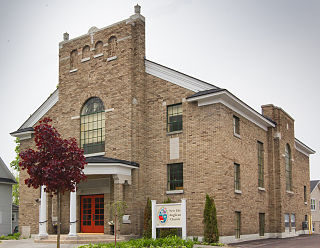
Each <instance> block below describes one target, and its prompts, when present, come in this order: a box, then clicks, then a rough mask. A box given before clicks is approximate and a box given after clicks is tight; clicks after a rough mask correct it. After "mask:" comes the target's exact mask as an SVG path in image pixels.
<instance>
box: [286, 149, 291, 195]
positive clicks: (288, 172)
mask: <svg viewBox="0 0 320 248" xmlns="http://www.w3.org/2000/svg"><path fill="white" fill-rule="evenodd" d="M285 163H286V190H288V191H292V164H291V149H290V146H289V144H287V145H286V150H285Z"/></svg>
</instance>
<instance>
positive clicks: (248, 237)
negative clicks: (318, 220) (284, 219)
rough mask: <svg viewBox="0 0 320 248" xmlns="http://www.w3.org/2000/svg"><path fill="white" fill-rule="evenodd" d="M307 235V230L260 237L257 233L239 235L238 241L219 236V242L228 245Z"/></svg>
mask: <svg viewBox="0 0 320 248" xmlns="http://www.w3.org/2000/svg"><path fill="white" fill-rule="evenodd" d="M303 234H308V230H299V231H294V232H290V233H288V232H283V233H265V234H264V236H260V235H259V233H256V234H245V235H241V236H240V238H239V239H236V238H235V236H220V238H219V242H221V243H225V244H230V243H239V242H244V241H250V240H260V239H270V238H290V237H297V236H299V235H303Z"/></svg>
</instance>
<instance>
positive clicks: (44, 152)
mask: <svg viewBox="0 0 320 248" xmlns="http://www.w3.org/2000/svg"><path fill="white" fill-rule="evenodd" d="M51 121H52V120H51V119H50V118H44V119H43V120H41V121H39V125H37V126H36V127H35V128H34V131H35V133H34V135H35V138H34V140H35V144H36V147H37V150H33V149H27V150H25V151H24V152H21V153H20V158H21V160H20V163H19V166H20V168H21V169H22V170H25V169H26V170H27V172H28V174H29V176H30V177H29V178H27V179H25V184H26V185H28V187H33V188H35V189H37V188H39V187H41V186H43V185H44V186H46V187H45V191H46V192H48V193H53V194H56V195H57V205H58V228H57V229H58V230H57V233H58V236H57V247H60V198H61V197H60V195H61V194H63V193H64V192H66V191H72V192H74V191H75V187H76V184H77V183H79V182H80V181H82V180H84V179H85V178H86V176H85V175H84V172H83V169H84V165H85V164H86V161H85V160H86V158H85V157H84V155H83V150H82V149H80V148H79V147H78V144H77V141H76V139H75V138H70V139H63V138H61V135H60V134H59V132H58V131H57V130H56V129H55V128H54V127H53V126H52V125H50V124H49V123H50V122H51Z"/></svg>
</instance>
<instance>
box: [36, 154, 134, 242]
mask: <svg viewBox="0 0 320 248" xmlns="http://www.w3.org/2000/svg"><path fill="white" fill-rule="evenodd" d="M86 161H87V163H88V164H87V165H85V168H84V173H85V175H86V176H87V180H85V181H83V182H81V183H79V185H77V190H76V191H75V192H70V227H69V234H68V236H69V237H70V238H71V237H76V236H77V230H80V232H82V233H83V232H84V233H85V232H87V233H93V232H97V233H103V232H105V231H104V225H105V217H104V212H105V211H104V210H105V209H104V208H105V205H106V202H108V200H110V199H104V196H106V195H109V194H111V193H112V191H113V195H112V197H111V198H112V199H113V200H114V201H123V185H124V184H125V185H131V183H132V170H133V169H138V168H139V164H137V163H135V162H130V161H125V160H119V159H114V158H107V157H103V156H95V157H87V158H86ZM112 186H113V190H111V187H112ZM46 198H47V197H46V193H45V192H44V188H42V190H41V202H40V207H39V211H40V213H39V238H40V239H44V238H46V237H47V236H48V232H47V227H48V221H47V220H48V217H47V199H46ZM77 199H78V200H79V201H80V202H77ZM49 215H50V214H49ZM77 223H78V224H77Z"/></svg>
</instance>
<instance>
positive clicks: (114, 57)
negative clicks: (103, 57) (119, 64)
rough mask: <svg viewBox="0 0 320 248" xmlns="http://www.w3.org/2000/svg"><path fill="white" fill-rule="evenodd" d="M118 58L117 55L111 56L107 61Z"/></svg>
mask: <svg viewBox="0 0 320 248" xmlns="http://www.w3.org/2000/svg"><path fill="white" fill-rule="evenodd" d="M117 58H118V57H117V56H113V57H109V58H107V61H108V62H109V61H112V60H116V59H117Z"/></svg>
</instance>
